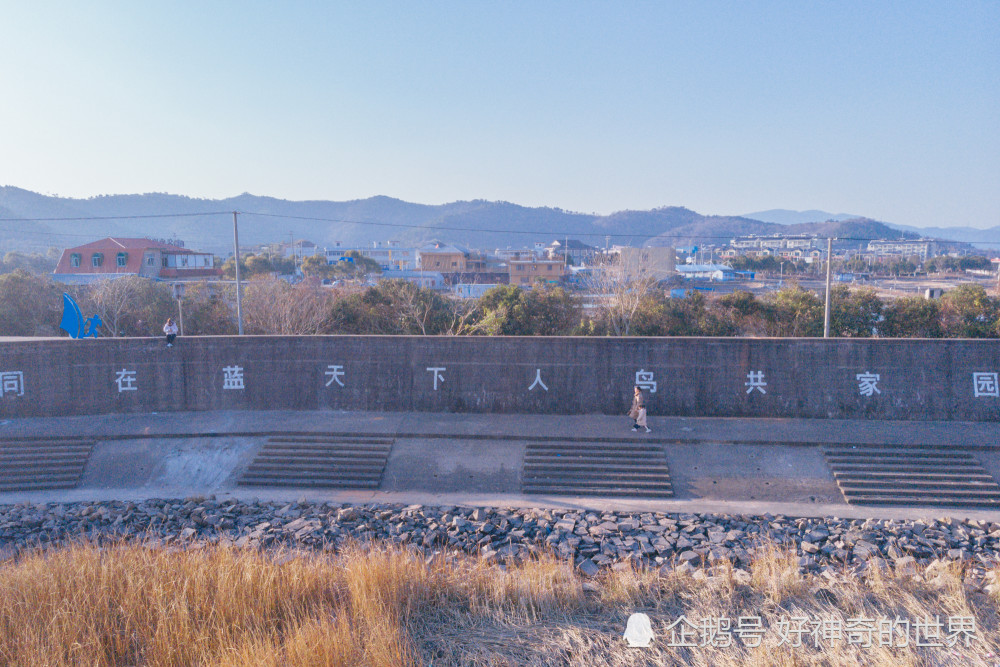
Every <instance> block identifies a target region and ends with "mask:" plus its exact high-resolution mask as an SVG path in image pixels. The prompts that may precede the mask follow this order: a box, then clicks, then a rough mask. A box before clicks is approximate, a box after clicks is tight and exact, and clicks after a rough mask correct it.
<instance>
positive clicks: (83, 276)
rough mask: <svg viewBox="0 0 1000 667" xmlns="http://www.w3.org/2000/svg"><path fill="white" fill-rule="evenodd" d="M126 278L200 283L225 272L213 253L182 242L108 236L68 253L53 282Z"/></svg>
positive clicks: (85, 281)
mask: <svg viewBox="0 0 1000 667" xmlns="http://www.w3.org/2000/svg"><path fill="white" fill-rule="evenodd" d="M126 275H133V276H142V277H143V278H150V279H153V280H197V279H205V278H218V277H219V276H221V275H222V270H221V269H219V268H216V266H215V257H214V256H213V255H212V253H206V252H197V251H195V250H190V249H188V248H185V247H184V246H183V242H181V241H166V240H156V239H145V238H117V237H108V238H105V239H101V240H100V241H93V242H92V243H87V244H84V245H81V246H76V247H75V248H67V249H66V250H64V251H63V253H62V256H61V257H60V258H59V263H58V264H57V265H56V269H55V271H54V272H53V274H52V279H53V280H55V281H57V282H61V283H69V284H83V283H89V282H93V281H96V280H103V279H107V278H114V277H118V276H126Z"/></svg>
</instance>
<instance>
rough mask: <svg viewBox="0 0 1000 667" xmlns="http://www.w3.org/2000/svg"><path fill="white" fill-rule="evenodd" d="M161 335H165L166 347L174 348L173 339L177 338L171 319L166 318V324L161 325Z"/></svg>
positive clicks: (174, 324)
mask: <svg viewBox="0 0 1000 667" xmlns="http://www.w3.org/2000/svg"><path fill="white" fill-rule="evenodd" d="M163 333H165V334H167V347H173V346H174V339H175V338H177V324H176V323H175V322H174V321H173V319H171V318H169V317H168V318H167V323H166V324H164V325H163Z"/></svg>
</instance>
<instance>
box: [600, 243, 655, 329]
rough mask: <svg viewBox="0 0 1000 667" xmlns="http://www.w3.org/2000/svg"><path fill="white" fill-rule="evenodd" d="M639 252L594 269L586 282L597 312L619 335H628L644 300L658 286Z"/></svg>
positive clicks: (620, 256)
mask: <svg viewBox="0 0 1000 667" xmlns="http://www.w3.org/2000/svg"><path fill="white" fill-rule="evenodd" d="M657 282H658V281H657V276H656V275H655V274H651V273H648V272H647V271H646V270H645V267H644V266H643V263H642V260H641V255H639V254H638V253H628V254H621V255H619V256H618V259H617V260H616V261H614V262H612V263H610V264H604V265H601V266H599V267H595V269H594V273H592V274H591V276H590V278H588V279H587V281H586V283H585V284H586V287H587V291H588V292H590V293H591V294H592V295H593V296H594V297H595V298H596V299H597V303H596V306H597V309H598V311H599V312H600V314H601V316H602V317H603V318H604V319H605V321H606V322H607V323H608V325H609V328H610V330H611V331H613V332H614V334H615V335H616V336H628V335H629V332H630V331H631V328H632V320H633V318H634V317H635V314H636V312H637V311H638V310H639V306H640V305H641V303H642V300H643V297H645V296H646V295H647V294H649V293H650V292H651V291H652V290H653V288H654V287H655V286H656V284H657Z"/></svg>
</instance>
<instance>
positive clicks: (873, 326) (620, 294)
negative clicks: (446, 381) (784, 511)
mask: <svg viewBox="0 0 1000 667" xmlns="http://www.w3.org/2000/svg"><path fill="white" fill-rule="evenodd" d="M593 289H597V288H593ZM64 291H67V292H69V293H70V294H71V295H72V296H74V298H75V299H76V300H77V303H79V305H80V307H81V309H82V310H83V312H84V315H85V316H90V315H93V314H97V315H99V316H100V318H101V320H102V321H103V322H104V327H103V329H102V330H101V335H104V336H158V335H160V333H161V330H162V326H163V323H164V321H165V320H166V319H167V318H168V317H173V318H174V319H178V307H179V306H180V307H182V308H183V314H184V317H183V322H184V334H185V335H188V336H191V335H232V334H235V333H236V332H237V322H236V307H235V303H236V297H235V288H234V286H233V285H232V284H221V283H204V282H202V283H188V284H187V289H186V291H185V295H184V298H183V299H182V301H181V303H180V304H178V302H177V301H176V300H174V298H173V296H172V292H171V289H170V286H169V285H167V284H165V283H160V282H155V281H152V280H148V279H145V278H139V277H137V276H124V277H121V278H117V279H114V280H106V281H100V282H97V283H94V284H91V285H86V286H66V285H60V284H56V283H54V282H52V281H51V280H50V279H49V278H47V277H45V276H40V275H35V274H31V273H29V272H27V271H25V270H24V269H15V270H14V271H12V272H10V273H6V274H3V275H0V335H5V336H62V335H65V334H64V333H63V332H62V331H61V330H60V329H59V328H58V327H59V321H60V319H61V316H62V298H61V295H62V292H64ZM242 297H243V298H242V312H243V322H244V332H245V333H247V334H260V335H317V334H385V335H480V336H581V335H584V336H616V335H632V336H822V335H823V314H824V313H823V311H824V301H823V298H822V296H821V295H819V294H816V293H814V292H811V291H808V290H805V289H802V288H800V287H798V286H797V285H789V286H788V287H785V288H784V289H781V290H779V291H776V292H771V293H768V294H765V295H763V296H756V295H754V294H751V293H749V292H743V291H737V292H733V293H731V294H727V295H724V296H721V297H717V298H709V297H706V296H705V294H704V293H702V292H697V291H692V292H688V293H687V294H686V296H685V297H684V298H669V297H667V296H666V294H665V293H664V291H663V290H658V289H651V288H646V287H642V286H637V285H632V286H631V287H630V286H628V285H626V286H625V287H624V288H622V287H621V286H620V285H619V286H616V287H614V288H611V289H606V290H603V291H601V290H599V289H597V291H596V292H592V294H591V302H590V306H589V307H585V306H584V303H583V301H582V300H581V298H580V297H579V296H578V295H577V294H575V293H573V292H570V291H567V290H566V289H564V288H563V287H559V286H555V287H551V286H549V287H546V286H539V287H536V288H535V289H529V290H524V289H521V288H519V287H517V286H514V285H499V286H497V287H494V288H492V289H490V290H488V291H487V292H486V293H485V294H483V296H482V297H480V298H478V299H455V298H451V297H449V296H446V295H442V294H441V293H439V292H435V291H433V290H430V289H426V288H421V287H417V286H415V285H413V284H411V283H409V282H405V281H401V280H381V281H379V282H378V283H377V284H375V285H372V286H367V287H366V286H360V285H346V286H340V287H335V288H331V287H327V286H324V285H322V284H321V283H320V280H319V279H318V278H313V279H310V280H306V281H303V282H301V283H298V284H294V285H293V284H290V283H288V282H286V281H284V280H280V279H277V278H273V277H268V278H263V279H259V280H248V281H247V282H246V283H245V284H244V287H243V295H242ZM831 334H832V335H833V336H837V337H857V338H868V337H887V338H914V337H918V338H944V337H961V338H998V337H1000V298H997V297H994V296H990V295H989V294H988V293H987V292H986V290H984V289H983V287H981V286H979V285H973V284H965V285H961V286H959V287H958V288H956V289H954V290H951V291H950V292H948V293H946V294H945V295H944V296H943V297H942V298H940V299H935V300H928V299H924V298H922V297H906V298H900V299H894V300H883V299H880V298H879V297H878V296H877V295H876V293H875V291H874V290H872V289H870V288H861V289H851V288H849V287H847V286H836V287H834V288H833V289H832V292H831Z"/></svg>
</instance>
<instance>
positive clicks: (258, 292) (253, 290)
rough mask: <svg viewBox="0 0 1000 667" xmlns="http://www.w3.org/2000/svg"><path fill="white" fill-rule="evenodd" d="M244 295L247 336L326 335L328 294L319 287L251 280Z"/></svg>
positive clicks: (244, 323)
mask: <svg viewBox="0 0 1000 667" xmlns="http://www.w3.org/2000/svg"><path fill="white" fill-rule="evenodd" d="M245 289H246V291H245V292H244V294H243V325H244V327H245V329H246V331H247V333H251V334H264V335H273V336H313V335H316V334H322V333H325V328H326V327H325V325H326V323H327V319H328V317H329V314H330V303H331V296H330V294H329V293H328V292H327V291H326V290H325V288H323V287H322V286H321V285H318V284H315V285H314V284H311V283H301V284H299V285H296V286H292V285H290V284H288V283H287V282H285V281H284V280H281V279H280V278H266V279H264V280H254V281H251V282H249V283H247V285H246V288H245Z"/></svg>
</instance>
